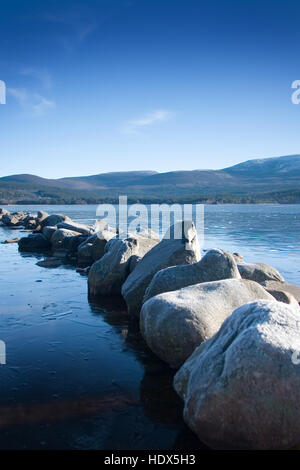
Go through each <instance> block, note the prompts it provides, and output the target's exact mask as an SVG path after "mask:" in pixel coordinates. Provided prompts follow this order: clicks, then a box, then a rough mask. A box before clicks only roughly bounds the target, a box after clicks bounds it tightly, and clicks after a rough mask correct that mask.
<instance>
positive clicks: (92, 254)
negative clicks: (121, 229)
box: [77, 228, 117, 267]
mask: <svg viewBox="0 0 300 470" xmlns="http://www.w3.org/2000/svg"><path fill="white" fill-rule="evenodd" d="M116 235H117V234H116V230H114V229H109V228H104V229H103V230H101V231H99V232H97V233H96V234H94V235H92V236H90V237H88V238H87V239H86V240H85V241H84V242H83V243H81V244H80V245H79V247H78V251H77V263H78V266H80V267H87V266H91V265H92V264H93V263H94V262H95V261H98V260H99V259H100V258H102V256H104V253H105V247H106V244H107V242H108V241H109V240H111V239H112V238H115V237H116Z"/></svg>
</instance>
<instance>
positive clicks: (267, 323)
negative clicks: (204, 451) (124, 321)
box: [174, 300, 300, 450]
mask: <svg viewBox="0 0 300 470" xmlns="http://www.w3.org/2000/svg"><path fill="white" fill-rule="evenodd" d="M299 321H300V314H299V309H298V308H294V307H292V306H290V305H286V304H283V303H282V302H276V301H275V300H274V301H258V302H253V303H250V304H247V305H243V306H242V307H240V308H239V309H237V310H235V311H234V312H233V314H232V315H231V316H230V317H229V318H227V320H225V322H224V323H223V325H222V326H221V328H220V330H219V331H218V332H217V333H216V334H215V335H214V336H213V337H212V338H211V339H209V340H208V341H206V342H205V343H203V344H202V345H201V346H200V347H199V348H197V349H196V350H195V352H194V353H193V355H192V356H191V357H190V358H189V359H188V360H187V361H186V362H185V364H184V365H183V366H182V368H181V369H180V370H179V371H178V372H177V374H176V375H175V378H174V387H175V390H176V391H177V393H178V394H179V395H180V396H181V397H182V398H183V400H184V420H185V422H186V423H187V424H188V426H189V427H190V428H191V429H192V430H193V431H194V432H195V433H196V434H197V435H198V437H199V439H200V440H201V441H202V442H204V443H206V444H207V445H209V446H210V447H212V448H214V449H276V450H280V449H290V448H292V447H294V446H295V445H297V444H299V442H300V405H299V403H300V365H299V361H295V360H294V359H293V358H295V357H299V352H300V331H299Z"/></svg>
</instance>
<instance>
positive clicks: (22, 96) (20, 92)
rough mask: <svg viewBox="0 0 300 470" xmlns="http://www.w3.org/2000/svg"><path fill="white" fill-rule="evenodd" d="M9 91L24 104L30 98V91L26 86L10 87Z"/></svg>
mask: <svg viewBox="0 0 300 470" xmlns="http://www.w3.org/2000/svg"><path fill="white" fill-rule="evenodd" d="M7 93H8V94H9V95H11V96H12V97H13V98H15V100H16V101H17V102H18V103H19V104H20V105H24V104H25V102H26V101H27V100H28V93H27V91H26V90H25V89H24V88H8V89H7Z"/></svg>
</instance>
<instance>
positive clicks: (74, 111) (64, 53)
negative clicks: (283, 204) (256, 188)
mask: <svg viewBox="0 0 300 470" xmlns="http://www.w3.org/2000/svg"><path fill="white" fill-rule="evenodd" d="M0 8H1V15H0V79H1V80H4V81H5V83H6V86H7V102H6V105H0V122H1V127H0V148H1V166H0V175H1V176H4V175H7V174H14V173H33V174H38V175H40V176H44V177H54V178H55V177H62V176H77V175H88V174H95V173H101V172H107V171H124V170H149V169H153V170H158V171H171V170H180V169H181V170H183V169H186V170H189V169H196V168H222V167H226V166H229V165H232V164H235V163H238V162H240V161H244V160H247V159H250V158H256V157H269V156H270V157H271V156H277V155H278V156H279V155H287V154H295V153H300V132H299V130H300V105H299V106H296V105H293V104H292V102H291V94H292V90H291V84H292V82H293V81H294V80H297V79H300V64H299V45H300V28H299V24H298V23H299V15H300V2H299V1H298V0H293V1H289V0H287V1H276V0H272V1H265V0H260V1H255V0H251V1H250V0H243V1H241V0H226V1H224V0H210V1H206V2H204V1H201V0H197V1H196V0H98V1H92V0H86V1H85V2H84V1H76V0H73V1H66V0H61V1H56V0H52V1H51V0H43V1H40V0H35V1H33V0H27V1H26V2H24V0H22V1H20V0H19V1H17V0H1V3H0Z"/></svg>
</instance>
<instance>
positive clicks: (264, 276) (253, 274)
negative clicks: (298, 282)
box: [238, 263, 284, 284]
mask: <svg viewBox="0 0 300 470" xmlns="http://www.w3.org/2000/svg"><path fill="white" fill-rule="evenodd" d="M238 269H239V272H240V274H241V276H242V278H243V279H249V280H250V281H255V282H259V283H260V284H261V283H262V282H264V281H268V280H270V281H284V279H283V277H282V276H281V274H280V273H279V272H278V271H277V269H275V268H273V266H269V265H268V264H264V263H238Z"/></svg>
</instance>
